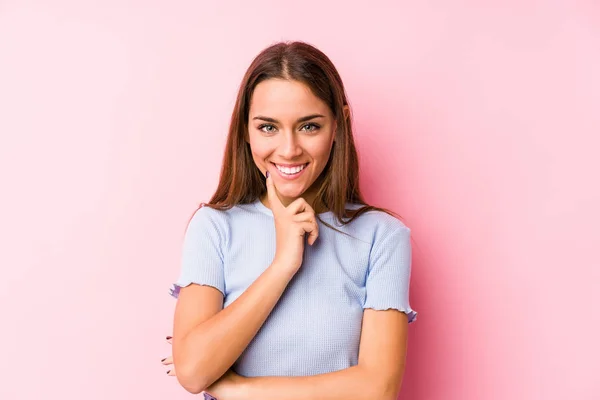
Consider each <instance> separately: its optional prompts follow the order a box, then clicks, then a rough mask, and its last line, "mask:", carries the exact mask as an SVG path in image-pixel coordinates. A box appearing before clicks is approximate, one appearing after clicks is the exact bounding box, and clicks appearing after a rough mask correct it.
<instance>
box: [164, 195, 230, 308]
mask: <svg viewBox="0 0 600 400" xmlns="http://www.w3.org/2000/svg"><path fill="white" fill-rule="evenodd" d="M215 212H218V211H216V210H213V209H211V208H209V207H201V208H199V209H198V210H196V212H195V213H194V215H193V216H192V219H191V220H190V222H189V223H188V226H187V229H186V232H185V236H184V239H183V249H182V255H181V264H180V273H179V279H178V280H177V281H176V282H175V283H174V284H173V286H172V288H171V290H170V292H169V293H170V294H171V296H173V297H175V298H177V297H178V296H179V290H180V289H181V288H182V287H186V286H188V285H190V284H192V283H196V284H198V285H205V286H212V287H214V288H216V289H218V290H219V291H221V293H223V294H224V293H225V279H224V271H223V265H224V264H223V252H222V245H221V244H222V243H223V236H224V235H223V232H222V230H221V229H219V226H218V224H217V223H216V222H215V221H214V215H212V214H214V213H215Z"/></svg>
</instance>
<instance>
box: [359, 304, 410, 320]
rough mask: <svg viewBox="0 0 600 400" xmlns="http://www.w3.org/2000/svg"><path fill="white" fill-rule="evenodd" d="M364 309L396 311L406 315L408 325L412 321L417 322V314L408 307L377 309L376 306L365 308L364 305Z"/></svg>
mask: <svg viewBox="0 0 600 400" xmlns="http://www.w3.org/2000/svg"><path fill="white" fill-rule="evenodd" d="M364 308H365V309H367V308H368V309H371V310H377V311H386V310H398V311H400V312H402V313H404V314H406V316H407V317H408V323H409V324H410V323H412V322H414V321H416V320H417V315H418V314H419V313H418V312H416V311H415V310H413V309H412V308H410V307H394V306H391V307H378V306H367V305H365V307H364Z"/></svg>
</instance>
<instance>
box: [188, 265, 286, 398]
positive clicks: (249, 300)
mask: <svg viewBox="0 0 600 400" xmlns="http://www.w3.org/2000/svg"><path fill="white" fill-rule="evenodd" d="M290 279H291V276H288V275H286V273H285V271H284V270H283V269H281V268H278V267H277V266H276V265H271V266H269V267H268V268H267V269H266V270H265V272H263V273H262V274H261V275H260V276H259V277H258V278H257V279H256V281H254V282H253V283H252V284H251V285H250V286H249V287H248V289H246V291H245V292H244V293H243V294H242V295H240V297H239V298H237V299H236V300H235V301H234V302H233V303H231V304H230V305H229V306H227V307H225V308H224V309H223V310H221V311H220V312H218V313H217V314H215V315H214V316H213V317H212V318H210V319H208V320H206V321H204V322H203V323H201V324H199V325H198V326H196V327H195V328H193V329H192V330H191V331H190V332H189V333H188V334H187V335H186V336H185V337H183V338H182V340H181V343H182V344H181V349H180V351H179V354H180V355H181V358H182V359H183V360H184V361H182V362H181V368H179V366H177V367H178V376H181V377H182V378H183V379H184V380H185V381H187V382H190V381H191V383H190V384H188V385H186V389H187V390H190V391H192V392H200V391H202V390H204V389H206V387H208V386H210V385H211V384H212V383H213V382H215V381H216V380H217V379H218V378H219V377H221V376H222V375H223V374H224V373H225V371H227V369H229V368H230V367H231V366H232V365H233V363H234V362H235V360H237V359H238V357H239V356H240V355H241V354H242V352H243V351H244V349H245V348H246V347H247V346H248V344H249V343H250V341H251V340H252V339H253V338H254V336H255V335H256V333H257V332H258V330H259V329H260V327H261V326H262V325H263V323H264V322H265V320H266V319H267V317H268V316H269V314H270V313H271V311H272V310H273V307H274V306H275V304H277V302H278V301H279V298H280V297H281V295H282V294H283V292H284V290H285V288H286V286H287V284H288V283H289V281H290ZM180 371H181V372H180ZM182 384H183V383H182Z"/></svg>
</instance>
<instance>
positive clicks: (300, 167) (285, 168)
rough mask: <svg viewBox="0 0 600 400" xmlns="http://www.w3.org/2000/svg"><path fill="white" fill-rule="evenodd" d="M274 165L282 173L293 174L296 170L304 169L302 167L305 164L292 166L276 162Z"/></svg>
mask: <svg viewBox="0 0 600 400" xmlns="http://www.w3.org/2000/svg"><path fill="white" fill-rule="evenodd" d="M275 166H276V167H277V169H278V170H280V171H281V172H283V173H284V174H287V175H294V174H297V173H298V172H300V171H302V170H303V169H304V167H306V164H304V165H300V166H298V167H293V168H287V167H281V166H279V165H277V164H275Z"/></svg>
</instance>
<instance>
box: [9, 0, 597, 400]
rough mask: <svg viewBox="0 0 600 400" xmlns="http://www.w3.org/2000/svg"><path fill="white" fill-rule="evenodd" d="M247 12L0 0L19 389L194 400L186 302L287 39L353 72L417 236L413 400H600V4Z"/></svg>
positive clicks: (32, 393)
mask: <svg viewBox="0 0 600 400" xmlns="http://www.w3.org/2000/svg"><path fill="white" fill-rule="evenodd" d="M50 3H52V4H50ZM215 3H219V4H221V5H215ZM230 3H231V2H214V1H179V2H167V1H115V0H110V1H103V2H91V1H87V2H82V1H75V0H73V1H62V0H61V1H58V0H57V1H53V2H41V1H38V2H34V1H23V0H22V1H11V0H4V1H0V132H1V134H2V135H1V145H0V182H1V187H2V196H1V200H0V201H1V204H2V205H1V207H0V221H1V223H0V240H1V242H0V243H1V251H0V266H1V267H0V268H1V275H0V289H1V290H0V297H1V298H0V300H1V302H0V311H1V314H0V321H1V324H2V327H1V329H0V350H1V353H0V354H1V355H2V362H1V363H0V398H1V399H3V400H4V399H6V400H13V399H23V400H33V399H68V400H71V399H72V400H75V399H77V400H79V399H87V400H106V399H112V400H117V399H124V400H125V399H133V398H136V399H146V400H154V399H156V400H159V399H160V400H163V399H167V398H168V399H177V398H181V399H184V398H191V395H188V394H186V392H184V390H183V389H181V388H180V387H179V386H178V385H177V383H176V381H175V380H174V378H170V377H167V376H166V375H165V371H166V368H164V367H163V366H162V365H160V363H159V360H160V359H161V358H163V357H164V356H166V355H168V354H169V351H170V350H169V346H168V345H167V344H166V343H165V341H164V337H165V335H167V334H169V333H170V328H171V321H172V312H173V307H174V304H175V303H174V300H172V299H171V298H170V297H169V296H168V294H167V289H168V287H169V285H170V283H171V281H173V280H174V279H175V278H176V275H177V273H178V268H179V266H178V262H179V257H180V246H181V239H182V235H183V230H184V228H185V223H186V222H187V219H188V218H189V217H190V215H191V213H192V212H193V210H194V208H195V207H196V205H197V204H198V203H199V202H200V201H207V200H208V198H209V196H210V195H211V194H212V192H213V190H214V188H215V187H216V183H217V178H218V173H219V169H220V162H221V154H222V150H223V145H224V139H225V132H226V129H227V124H228V121H229V116H230V113H231V109H232V106H233V102H234V97H235V93H236V89H237V86H238V84H239V81H240V79H241V77H242V74H243V73H244V71H245V69H246V67H247V66H248V64H249V63H250V61H251V59H252V57H254V56H255V55H256V54H257V53H258V52H259V51H260V50H261V49H262V48H264V47H266V46H267V45H269V44H271V43H272V42H274V41H276V40H280V39H301V40H305V41H308V42H311V43H313V44H315V45H317V46H318V47H319V48H321V49H322V50H323V51H325V52H326V53H327V54H328V55H329V56H330V58H331V59H332V60H333V62H334V63H335V64H336V65H337V67H338V68H339V70H340V73H341V74H342V76H343V78H344V80H345V83H346V85H347V90H348V93H349V96H350V99H351V103H352V106H353V108H354V113H355V122H356V137H357V142H358V146H359V151H360V156H361V160H362V179H363V185H364V186H363V189H364V192H365V194H366V196H367V198H368V199H369V200H370V201H372V202H374V203H376V204H378V205H382V206H385V207H390V208H392V209H394V210H396V211H397V212H399V213H400V214H401V215H403V216H404V219H405V222H406V223H407V225H409V226H410V227H411V229H412V231H413V237H414V240H415V242H414V247H413V249H414V264H413V281H412V289H411V300H412V305H413V306H414V308H415V309H417V310H418V311H419V312H420V315H419V319H418V322H417V323H415V324H414V325H411V328H410V339H409V341H410V345H409V355H408V369H407V372H406V375H405V382H404V386H403V389H402V393H401V396H400V397H401V398H404V399H417V400H425V399H427V400H437V399H439V400H454V399H457V400H459V399H460V400H474V399H486V400H496V399H498V400H500V399H544V400H552V399H598V398H600V379H599V378H598V359H599V355H600V345H599V344H598V338H599V337H600V312H599V311H598V309H597V306H598V305H599V303H600V295H599V292H600V285H599V282H600V272H599V271H600V269H599V268H598V267H599V266H600V256H599V255H598V245H599V244H600V235H599V233H598V226H599V224H600V211H599V210H598V204H599V202H600V186H599V183H598V182H599V181H600V178H599V177H598V175H599V172H600V165H599V161H598V158H597V157H598V156H597V152H598V149H599V148H600V139H598V137H599V134H600V112H599V108H600V78H599V77H600V74H599V72H598V71H600V7H599V6H598V4H597V3H595V2H593V1H567V0H564V1H545V2H541V1H499V0H498V1H481V2H476V1H470V2H469V1H454V2H448V1H429V2H392V1H388V2H385V1H384V2H374V1H371V2H368V4H369V7H368V8H367V7H365V4H366V3H364V2H356V3H355V5H350V4H349V2H347V1H344V2H341V1H340V2H326V1H322V0H320V1H302V2H301V3H300V2H287V4H286V5H282V4H281V3H286V2H280V1H272V2H266V1H251V2H241V1H240V2H238V3H237V4H236V5H235V6H232V5H230Z"/></svg>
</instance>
